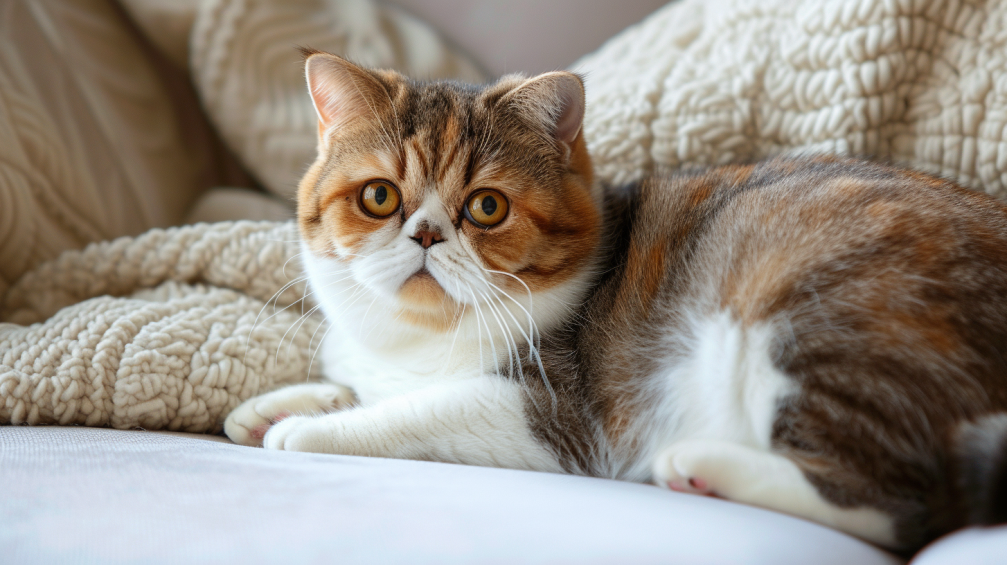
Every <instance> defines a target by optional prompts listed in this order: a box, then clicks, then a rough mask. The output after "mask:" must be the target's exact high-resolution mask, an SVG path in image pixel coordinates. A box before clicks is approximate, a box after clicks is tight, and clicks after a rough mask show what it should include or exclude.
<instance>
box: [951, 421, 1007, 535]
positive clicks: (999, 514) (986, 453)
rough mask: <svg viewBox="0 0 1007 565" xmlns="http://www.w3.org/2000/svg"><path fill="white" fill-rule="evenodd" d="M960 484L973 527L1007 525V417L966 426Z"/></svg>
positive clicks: (962, 435)
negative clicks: (974, 525)
mask: <svg viewBox="0 0 1007 565" xmlns="http://www.w3.org/2000/svg"><path fill="white" fill-rule="evenodd" d="M959 434H960V435H959V436H958V464H959V473H958V476H959V480H960V481H961V483H960V485H961V489H962V493H963V495H964V497H965V499H964V501H963V502H965V509H966V511H967V512H968V521H969V523H971V524H981V525H992V524H1003V523H1007V413H1000V414H994V415H991V416H986V417H984V418H982V419H980V420H978V421H976V422H970V423H967V424H965V425H963V426H962V428H961V431H960V432H959Z"/></svg>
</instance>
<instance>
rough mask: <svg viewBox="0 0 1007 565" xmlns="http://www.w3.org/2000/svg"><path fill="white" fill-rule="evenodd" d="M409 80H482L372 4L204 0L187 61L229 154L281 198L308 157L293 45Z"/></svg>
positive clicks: (307, 105) (310, 114)
mask: <svg viewBox="0 0 1007 565" xmlns="http://www.w3.org/2000/svg"><path fill="white" fill-rule="evenodd" d="M298 45H301V46H307V47H313V48H315V49H322V50H326V51H330V52H332V53H336V54H339V55H343V56H345V57H348V58H350V59H352V60H354V61H357V62H360V63H362V64H366V65H370V66H375V67H382V68H392V69H397V70H399V71H402V72H404V73H406V74H408V75H410V76H413V77H417V78H454V79H461V80H467V81H473V82H480V81H481V80H482V79H483V74H482V72H481V71H480V70H479V69H478V67H477V66H476V65H475V64H474V63H473V62H472V61H470V60H469V59H468V58H466V57H465V56H464V55H462V54H461V53H459V52H457V51H455V50H452V49H451V48H449V47H448V45H447V44H446V43H444V41H443V40H442V39H441V38H440V37H439V36H438V35H437V34H436V33H435V32H434V31H433V30H432V29H430V28H429V27H427V26H426V25H425V24H423V23H422V22H420V21H419V20H417V19H415V18H413V17H412V16H409V15H407V14H406V13H405V12H402V11H401V10H399V9H398V8H395V7H394V6H390V5H383V4H377V3H374V2H372V1H371V0H296V1H290V2H270V1H268V0H203V2H201V3H200V5H199V10H198V12H197V14H196V20H195V24H194V26H193V31H192V38H191V42H190V63H191V70H192V73H193V79H194V80H195V83H196V87H197V89H198V90H199V93H200V95H201V97H202V99H203V104H204V105H205V107H206V109H207V111H208V112H209V113H210V115H211V117H212V119H213V121H214V123H215V124H216V126H217V128H218V129H219V130H220V132H221V134H222V135H223V137H224V139H225V140H226V141H227V142H228V144H229V145H230V147H231V148H232V149H233V150H234V151H235V152H236V153H237V154H238V155H239V157H241V159H242V160H243V162H244V163H245V165H246V166H247V167H248V168H249V170H250V171H252V173H254V174H255V175H256V176H257V177H258V179H259V180H260V181H261V182H262V183H263V184H264V185H265V186H266V188H268V189H269V190H271V191H273V192H274V193H276V194H278V195H280V196H282V197H284V198H290V197H291V196H292V195H293V193H294V189H295V188H296V186H297V181H298V180H299V179H300V177H301V175H302V174H303V173H304V171H305V169H306V168H307V166H308V165H309V164H310V163H311V161H313V160H314V158H315V138H316V135H317V125H316V124H317V122H316V119H315V111H314V108H313V107H312V105H311V99H310V98H309V97H308V94H307V88H306V87H305V85H304V69H303V61H302V58H301V56H300V54H299V53H298V52H297V50H296V49H295V46H298Z"/></svg>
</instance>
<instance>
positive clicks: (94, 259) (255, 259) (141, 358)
mask: <svg viewBox="0 0 1007 565" xmlns="http://www.w3.org/2000/svg"><path fill="white" fill-rule="evenodd" d="M297 249H298V245H297V243H296V230H295V229H294V226H293V225H292V224H291V223H273V222H233V223H230V222H227V223H219V224H197V225H194V226H186V227H182V228H172V229H166V230H160V229H158V230H153V231H150V232H148V233H146V234H144V235H142V236H139V237H136V238H128V237H124V238H120V239H116V240H114V241H110V242H107V243H98V244H92V245H90V246H88V247H87V248H86V249H84V250H83V251H71V252H67V253H64V254H63V255H62V256H60V257H59V258H58V259H56V260H54V261H51V262H49V263H45V264H43V265H42V266H41V267H40V268H38V269H36V270H34V271H32V272H31V273H29V274H28V275H26V276H25V277H23V278H22V279H21V280H19V281H18V283H17V284H15V285H14V286H13V287H12V288H11V290H10V291H9V292H8V293H7V295H6V297H5V300H4V302H3V305H2V308H0V320H2V321H5V322H12V323H8V324H0V423H13V424H20V423H28V424H50V423H58V424H85V425H89V426H113V427H116V428H132V427H143V428H147V429H161V428H165V429H171V430H181V431H190V432H209V431H213V432H216V431H220V429H221V426H222V422H223V419H224V417H225V416H226V415H227V413H228V412H229V411H230V410H231V409H233V408H234V407H235V406H237V405H238V404H239V403H240V402H241V401H243V400H244V399H246V398H249V397H250V396H253V395H256V394H260V393H262V392H264V391H266V390H269V389H270V388H273V387H275V386H278V385H281V384H284V383H293V382H300V381H304V380H305V379H306V378H307V376H308V375H309V367H310V372H311V373H312V374H314V373H317V368H318V365H317V364H314V365H312V364H311V354H312V353H313V352H314V350H315V347H313V345H317V342H318V341H319V338H320V337H321V332H317V330H318V329H319V326H320V324H321V320H320V317H318V316H314V315H308V316H305V317H302V316H301V312H302V308H303V309H304V311H305V312H310V308H311V306H310V304H302V302H301V299H302V297H303V296H304V291H305V289H304V284H303V282H301V279H300V278H299V277H300V274H299V273H300V270H299V263H298V262H297V261H296V260H293V261H290V259H291V258H293V257H294V255H295V254H296V253H297ZM288 285H289V286H288ZM281 289H282V292H279V293H278V294H276V295H275V300H274V301H272V302H268V301H269V300H270V298H271V297H274V293H277V291H280V290H281ZM267 302H268V305H267ZM285 307H289V308H286V309H284V308H285ZM20 324H33V325H30V326H27V327H23V326H21V325H20ZM312 338H314V344H313V343H312Z"/></svg>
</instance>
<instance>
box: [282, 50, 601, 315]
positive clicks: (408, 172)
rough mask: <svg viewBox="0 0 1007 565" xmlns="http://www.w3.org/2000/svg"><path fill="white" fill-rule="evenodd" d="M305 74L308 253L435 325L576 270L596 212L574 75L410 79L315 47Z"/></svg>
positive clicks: (590, 247) (585, 255)
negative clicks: (309, 106) (315, 139)
mask: <svg viewBox="0 0 1007 565" xmlns="http://www.w3.org/2000/svg"><path fill="white" fill-rule="evenodd" d="M306 70H307V76H308V85H309V91H310V92H311V95H312V98H313V100H314V103H315V108H316V110H317V111H318V115H319V143H318V159H317V161H316V162H315V163H314V165H313V166H312V167H311V169H310V170H309V171H308V173H307V174H306V175H305V177H304V179H303V180H302V181H301V184H300V187H299V193H298V221H299V225H300V229H301V234H302V237H303V238H304V240H305V242H306V244H307V247H308V249H309V250H310V252H311V253H312V254H314V255H315V256H317V257H319V258H330V259H335V260H338V261H340V263H341V264H342V265H344V266H345V267H346V269H347V271H348V273H349V274H348V275H347V276H352V278H353V280H354V281H355V282H356V283H359V284H360V285H362V286H363V287H365V288H366V289H367V290H369V291H370V293H372V294H374V295H375V299H374V300H378V301H382V302H384V303H385V305H386V306H391V307H394V308H396V309H398V310H400V311H401V314H402V318H401V319H402V320H403V321H405V322H407V323H411V324H414V325H418V326H422V327H425V328H428V329H433V330H441V331H443V330H447V329H449V328H450V327H452V323H453V321H454V320H456V319H457V317H458V316H459V315H460V314H461V313H462V312H463V311H464V310H465V309H466V308H465V306H466V305H471V304H481V303H482V304H486V303H495V302H496V301H499V300H500V299H501V296H502V293H506V294H508V295H510V296H515V295H518V296H525V295H536V296H547V295H548V294H549V292H550V290H553V289H556V288H557V287H562V286H563V285H564V284H566V283H569V282H570V281H572V280H579V279H583V276H582V275H583V272H584V270H585V269H586V268H588V266H589V262H590V260H591V258H592V256H593V254H594V250H595V248H596V247H597V244H598V235H599V227H600V212H599V201H598V196H597V194H595V192H594V189H593V179H592V173H591V163H590V159H589V157H588V155H587V151H586V148H585V144H584V140H583V136H582V135H581V133H580V129H581V128H580V125H581V119H582V117H583V108H584V99H583V89H582V86H581V83H580V80H579V79H578V78H577V77H576V76H574V75H572V74H569V73H550V74H547V75H542V76H539V77H536V78H533V79H524V78H517V77H505V78H504V79H502V80H501V81H500V82H498V83H497V84H494V85H491V86H489V87H487V88H485V89H478V88H474V87H469V86H465V85H459V84H452V83H430V84H423V83H416V82H413V81H410V80H408V79H406V78H404V77H402V76H401V75H398V74H397V73H394V72H390V71H369V70H365V69H362V68H360V67H357V66H355V65H352V64H350V63H348V62H346V61H344V60H342V59H340V58H338V57H335V56H332V55H329V54H325V53H313V54H310V55H309V56H308V59H307V63H306ZM578 277H579V278H578ZM568 298H569V297H568ZM538 306H539V302H538V301H537V302H536V307H538ZM501 315H503V313H501Z"/></svg>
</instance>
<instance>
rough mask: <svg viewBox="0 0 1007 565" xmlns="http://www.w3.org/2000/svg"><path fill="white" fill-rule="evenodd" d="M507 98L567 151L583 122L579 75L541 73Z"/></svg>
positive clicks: (517, 88)
mask: <svg viewBox="0 0 1007 565" xmlns="http://www.w3.org/2000/svg"><path fill="white" fill-rule="evenodd" d="M507 98H509V102H510V104H511V105H512V107H516V108H517V109H518V110H519V111H520V112H521V113H522V114H524V115H525V116H527V117H528V118H530V119H531V120H532V121H533V122H535V123H537V124H540V125H541V127H542V128H544V130H545V131H546V132H548V133H549V134H551V135H552V136H553V137H554V138H555V139H556V141H558V142H559V143H560V144H562V146H564V148H565V149H567V151H568V152H569V149H570V147H571V146H572V145H573V142H574V140H576V139H577V136H578V135H579V134H580V129H581V125H582V123H583V121H584V82H583V81H582V80H581V79H580V77H579V76H577V75H575V74H573V73H568V72H566V71H556V72H551V73H545V74H541V75H538V76H536V77H532V78H530V79H528V80H526V81H524V82H523V83H522V84H520V85H518V86H517V87H516V88H514V89H513V90H512V91H510V92H509V93H508V94H507Z"/></svg>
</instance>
